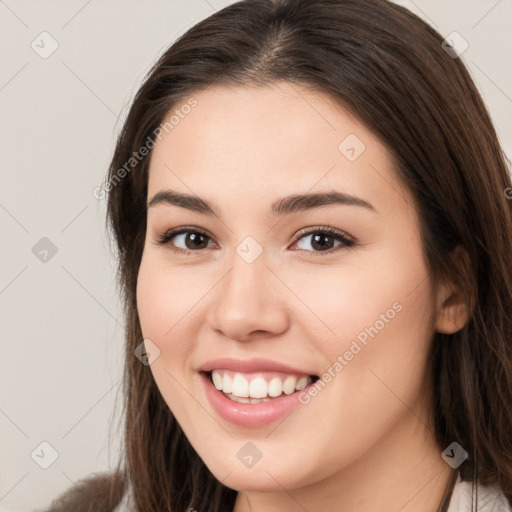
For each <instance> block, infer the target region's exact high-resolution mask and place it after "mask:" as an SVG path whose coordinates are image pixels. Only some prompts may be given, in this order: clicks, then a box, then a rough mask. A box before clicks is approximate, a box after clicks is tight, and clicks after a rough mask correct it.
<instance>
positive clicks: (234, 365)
mask: <svg viewBox="0 0 512 512" xmlns="http://www.w3.org/2000/svg"><path fill="white" fill-rule="evenodd" d="M221 369H223V370H231V371H235V372H241V373H250V372H282V373H289V374H292V375H307V376H309V375H315V373H314V372H308V371H304V370H301V369H299V368H294V367H292V366H289V365H287V364H284V363H280V362H278V361H271V360H270V359H233V358H229V357H222V358H219V359H211V360H210V361H206V362H205V363H203V364H202V365H201V366H200V367H199V371H203V372H210V371H212V370H221Z"/></svg>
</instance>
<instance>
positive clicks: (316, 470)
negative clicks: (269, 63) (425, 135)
mask: <svg viewBox="0 0 512 512" xmlns="http://www.w3.org/2000/svg"><path fill="white" fill-rule="evenodd" d="M194 98H195V100H196V101H197V105H196V106H195V107H194V108H193V109H183V112H185V111H186V112H189V113H188V114H186V115H183V116H182V117H180V120H179V123H176V124H175V125H174V126H173V128H172V130H169V131H168V133H166V134H164V135H163V137H162V138H161V140H159V141H158V142H157V144H156V146H155V148H154V150H153V153H152V156H151V163H150V170H149V185H148V205H149V206H148V217H147V236H146V240H145V247H144V253H143V258H142V262H141V266H140V271H139V275H138V288H137V301H138V311H139V316H140V322H141V327H142V332H143V335H144V338H145V339H146V340H151V341H150V342H148V341H146V343H147V344H148V343H151V344H154V345H151V346H155V345H156V347H158V350H159V351H160V353H159V356H158V357H156V359H154V361H153V362H152V363H151V365H150V369H151V371H152V374H153V376H154V379H155V381H156V384H157V385H158V388H159V390H160V392H161V394H162V396H163V399H164V400H165V402H166V403H167V404H168V406H169V409H170V410H171V411H172V413H173V414H174V416H175V417H176V419H177V420H178V422H179V423H180V425H181V427H182V428H183V430H184V432H185V434H186V435H187V437H188V439H189V440H190V442H191V444H192V445H193V447H194V448H195V450H196V451H197V452H198V454H199V455H200V457H201V458H202V459H203V460H204V462H205V463H206V465H207V466H208V467H209V469H210V470H211V471H212V473H213V474H214V475H215V476H216V477H217V478H218V479H219V480H220V481H222V482H223V483H224V484H225V485H227V486H229V487H232V488H234V489H243V490H255V489H259V490H272V489H274V490H275V489H281V488H282V487H284V488H286V489H289V490H290V489H298V488H303V487H307V486H308V485H314V484H315V483H318V482H320V481H327V480H329V479H335V478H336V476H339V475H341V474H343V472H344V471H345V472H346V471H347V470H348V468H349V467H351V468H352V469H353V468H354V467H356V466H357V465H358V464H359V465H360V464H361V461H364V460H366V461H368V460H369V459H372V460H373V461H376V460H380V459H381V460H384V459H385V457H386V456H389V452H390V450H392V449H394V448H396V444H393V443H396V442H398V440H402V441H403V436H405V435H407V433H409V434H410V436H409V437H408V440H409V441H410V439H412V438H414V436H418V435H419V434H418V433H419V432H420V430H419V429H418V425H420V426H421V425H422V423H421V422H420V421H419V419H418V418H421V420H422V421H426V417H427V411H428V407H429V404H427V402H426V398H425V392H426V390H427V386H426V382H427V370H426V360H427V354H428V349H429V345H430V343H431V339H432V335H433V332H434V330H435V328H436V321H437V316H436V310H435V305H434V303H435V300H433V295H432V288H431V285H430V281H429V280H428V279H427V270H426V265H425V261H424V257H423V252H422V249H421V245H420V238H419V232H420V230H419V224H418V218H417V215H416V210H415V208H414V202H413V199H412V197H411V196H410V195H409V194H408V193H407V191H406V190H405V188H404V187H403V186H402V185H401V184H400V183H399V182H398V181H397V179H396V177H395V175H394V171H393V164H392V162H391V159H390V157H389V154H388V152H387V150H386V148H385V147H384V145H383V144H382V143H381V142H380V141H379V139H378V138H377V137H376V136H375V135H374V134H373V133H372V132H371V131H370V130H369V129H368V128H366V127H365V126H364V125H362V124H361V123H360V122H358V121H357V120H356V119H354V118H353V117H352V116H350V115H349V113H348V112H347V111H345V110H344V109H342V108H341V107H340V106H339V105H337V104H335V103H334V102H333V101H331V100H330V98H329V97H328V96H325V95H323V94H321V93H317V92H311V91H307V90H305V89H301V88H299V87H298V86H291V85H289V84H287V83H284V82H283V83H276V84H274V85H272V86H271V87H266V88H255V87H238V88H217V89H207V90H204V91H202V92H199V93H197V94H194ZM185 103H186V102H184V104H185ZM175 109H178V110H179V109H180V105H177V106H175V107H174V108H173V111H174V110H175ZM325 194H330V195H325ZM181 195H186V196H187V197H186V198H183V197H182V196H181ZM188 196H193V198H190V197H188ZM293 196H298V197H297V198H295V199H293ZM302 196H305V197H302ZM197 198H201V200H202V202H201V201H199V199H197ZM290 198H291V199H290ZM198 201H199V202H198ZM150 352H151V350H150ZM213 382H214V383H213ZM404 404H407V407H405V406H404ZM411 411H414V414H413V413H412V412H411ZM398 433H400V435H398ZM400 436H402V437H400ZM409 441H408V442H409ZM283 454H286V456H283ZM379 458H380V459H379ZM359 467H363V466H361V465H360V466H359ZM281 486H282V487H281Z"/></svg>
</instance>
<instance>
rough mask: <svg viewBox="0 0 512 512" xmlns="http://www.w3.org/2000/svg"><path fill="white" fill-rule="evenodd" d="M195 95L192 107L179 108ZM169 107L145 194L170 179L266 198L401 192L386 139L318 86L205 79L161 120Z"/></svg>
mask: <svg viewBox="0 0 512 512" xmlns="http://www.w3.org/2000/svg"><path fill="white" fill-rule="evenodd" d="M191 98H193V100H194V101H195V106H194V107H193V108H183V106H184V105H186V104H187V103H188V104H191V103H190V99H191ZM171 115H174V117H173V121H174V122H173V124H172V128H169V129H168V131H167V132H165V131H164V132H162V137H161V140H159V141H157V143H156V146H155V148H154V149H153V152H152V155H151V164H150V172H149V186H148V198H151V197H152V196H153V195H154V194H155V193H157V192H158V191H160V190H163V189H166V188H172V189H173V190H179V191H182V192H185V193H193V194H197V195H201V196H202V197H209V198H211V199H212V200H213V201H223V200H224V199H229V196H230V195H231V197H232V198H233V199H234V197H235V196H238V197H240V196H244V197H245V198H246V199H247V200H249V201H252V202H253V203H258V204H259V202H260V201H261V204H262V205H263V203H268V204H270V202H272V198H273V197H274V196H275V197H278V196H282V195H285V194H290V193H304V192H306V191H313V192H321V191H327V190H333V189H336V190H340V191H342V192H346V193H351V194H354V195H359V196H361V195H364V196H366V197H367V198H370V197H373V198H374V201H375V203H381V206H382V207H385V206H386V201H388V203H389V201H394V202H396V201H397V200H400V197H393V196H396V195H397V194H398V196H404V194H405V191H403V190H402V187H400V184H398V183H397V182H396V177H395V176H394V172H393V166H392V165H393V164H392V161H391V158H390V155H389V152H388V151H387V148H386V147H385V146H384V145H383V143H382V142H381V141H380V140H379V139H378V138H377V137H376V136H375V135H374V134H373V133H372V132H371V131H370V130H369V129H368V128H367V127H365V126H364V125H363V124H362V123H361V122H359V121H358V120H357V119H356V118H355V117H353V116H352V115H351V114H350V113H349V112H348V111H346V110H345V109H344V108H343V107H341V106H340V105H339V104H338V103H336V102H335V101H334V100H333V99H332V98H330V97H329V96H328V95H326V94H324V93H320V92H315V91H310V90H306V89H304V88H300V87H299V86H297V85H295V84H294V85H292V84H289V83H287V82H278V83H275V84H273V85H271V86H266V87H252V86H251V87H220V88H209V89H205V90H202V91H199V92H197V93H194V94H192V95H191V96H190V97H187V98H185V99H184V100H183V101H182V102H181V103H178V104H176V105H175V106H174V107H173V108H172V109H171V111H170V112H169V113H168V115H166V116H165V119H164V122H165V120H166V119H169V118H170V116H171ZM402 200H403V197H402ZM372 202H373V201H372ZM375 203H374V204H375ZM375 206H376V207H377V209H378V205H377V204H375ZM388 206H389V205H388ZM384 209H386V208H384Z"/></svg>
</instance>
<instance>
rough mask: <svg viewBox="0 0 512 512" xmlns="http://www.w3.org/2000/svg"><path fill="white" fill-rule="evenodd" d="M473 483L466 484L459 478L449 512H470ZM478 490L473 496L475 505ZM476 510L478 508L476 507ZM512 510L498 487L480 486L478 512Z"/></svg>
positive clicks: (505, 511)
mask: <svg viewBox="0 0 512 512" xmlns="http://www.w3.org/2000/svg"><path fill="white" fill-rule="evenodd" d="M471 487H472V483H471V482H466V481H463V480H462V479H461V476H460V474H459V476H458V477H457V482H456V483H455V486H454V488H453V493H452V497H451V499H450V505H449V507H448V512H470V511H471V510H472V508H471ZM476 492H477V491H476V488H475V492H474V496H473V504H474V505H476V501H477V500H476ZM475 510H477V509H476V507H475ZM511 511H512V508H511V507H510V505H509V504H508V500H507V498H506V497H505V495H504V494H503V492H502V491H501V489H500V488H499V487H498V486H496V485H492V486H487V487H483V486H482V485H480V484H478V510H477V512H511Z"/></svg>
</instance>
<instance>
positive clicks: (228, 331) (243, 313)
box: [209, 254, 290, 341]
mask: <svg viewBox="0 0 512 512" xmlns="http://www.w3.org/2000/svg"><path fill="white" fill-rule="evenodd" d="M231 262H232V265H231V267H230V269H229V270H228V271H227V273H226V274H225V275H224V277H223V278H222V279H221V281H220V282H219V283H218V284H217V286H216V287H215V288H216V292H215V294H213V295H212V301H211V306H210V314H209V321H210V325H211V327H212V328H214V329H215V330H217V331H220V332H222V333H223V334H224V335H226V336H228V337H229V338H231V339H234V340H238V341H248V340H250V339H255V338H258V339H259V338H267V337H272V336H276V335H279V334H281V333H283V332H285V331H286V329H287V328H288V324H289V313H288V302H289V301H290V297H289V296H288V295H287V294H286V289H285V287H284V286H283V284H282V283H281V281H280V280H279V279H278V278H277V277H276V275H275V270H273V269H271V268H269V266H268V262H267V260H266V258H265V257H264V255H263V254H262V255H260V257H259V258H257V259H256V260H255V261H253V262H252V263H248V262H246V261H244V259H243V258H241V257H239V255H238V254H234V255H233V258H232V260H231Z"/></svg>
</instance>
